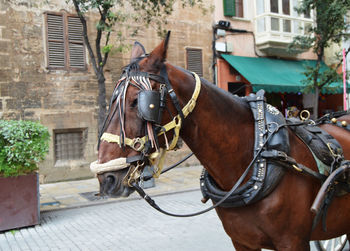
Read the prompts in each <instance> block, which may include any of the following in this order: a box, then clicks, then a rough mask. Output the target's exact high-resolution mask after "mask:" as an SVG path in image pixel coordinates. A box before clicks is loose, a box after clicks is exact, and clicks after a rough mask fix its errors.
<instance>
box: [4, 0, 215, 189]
mask: <svg viewBox="0 0 350 251" xmlns="http://www.w3.org/2000/svg"><path fill="white" fill-rule="evenodd" d="M204 2H205V3H207V4H209V3H210V2H211V1H209V0H207V1H204ZM212 20H213V19H212V14H211V13H210V12H209V13H207V14H206V15H203V14H202V12H201V10H200V9H198V8H186V9H182V8H181V5H180V4H179V3H176V4H175V11H174V13H173V15H172V16H170V17H169V19H168V25H167V26H166V28H167V29H169V30H171V31H172V34H171V40H170V45H169V51H168V61H169V62H171V63H173V64H174V65H177V66H180V67H183V68H190V69H192V70H195V71H197V72H198V73H199V74H201V75H203V76H204V77H206V78H211V74H212V72H211V61H212V50H211V45H212V43H211V42H212V35H211V34H212ZM78 21H79V19H77V17H76V16H75V12H74V9H73V6H72V4H67V3H66V1H63V0H49V1H47V0H0V59H1V60H0V114H1V119H23V120H35V121H40V122H41V123H42V124H44V125H45V126H47V127H48V128H49V131H50V134H51V143H50V151H49V154H48V156H47V158H46V160H45V161H44V162H43V163H42V164H41V165H40V172H39V174H40V181H41V182H42V183H47V182H53V181H60V180H68V179H78V178H79V179H80V178H86V177H91V176H92V174H91V173H90V171H89V164H90V162H92V161H93V160H95V159H96V156H97V138H98V136H97V109H98V105H97V93H98V89H97V80H96V78H95V75H94V72H93V69H92V67H91V65H90V63H89V58H88V55H87V51H86V48H85V46H84V43H83V40H82V37H81V34H80V33H79V29H80V28H81V27H80V26H81V24H80V23H79V22H78ZM95 21H96V15H94V14H89V15H88V29H89V31H88V33H89V36H90V41H92V44H93V39H94V34H95V27H96V22H95ZM136 39H137V40H138V41H140V42H141V43H143V45H144V46H145V48H146V50H147V51H148V52H149V51H151V50H152V49H153V48H154V47H155V46H156V45H157V44H158V43H159V42H160V41H161V40H160V38H159V37H158V36H157V33H156V30H155V29H153V28H152V27H149V28H142V29H141V31H140V33H139V35H138V36H137V37H136ZM133 40H134V39H131V38H128V42H130V44H132V43H133ZM129 53H130V52H127V53H124V54H121V53H113V54H111V55H110V58H109V60H108V63H107V65H106V67H105V77H106V79H107V80H106V88H107V99H108V100H109V95H110V94H111V92H112V90H113V87H114V83H115V82H116V80H117V79H118V78H119V75H120V73H121V69H122V67H123V66H124V65H126V64H127V63H128V60H129Z"/></svg>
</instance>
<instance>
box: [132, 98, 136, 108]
mask: <svg viewBox="0 0 350 251" xmlns="http://www.w3.org/2000/svg"><path fill="white" fill-rule="evenodd" d="M136 106H137V98H135V99H134V101H133V102H132V103H131V107H132V108H135V107H136Z"/></svg>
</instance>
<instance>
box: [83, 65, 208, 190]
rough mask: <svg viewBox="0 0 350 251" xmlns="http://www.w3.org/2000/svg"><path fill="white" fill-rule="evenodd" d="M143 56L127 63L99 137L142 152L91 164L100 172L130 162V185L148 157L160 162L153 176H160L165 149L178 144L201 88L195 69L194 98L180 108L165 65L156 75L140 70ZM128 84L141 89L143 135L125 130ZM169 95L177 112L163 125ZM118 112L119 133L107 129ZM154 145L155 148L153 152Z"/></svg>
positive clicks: (171, 148) (139, 105)
mask: <svg viewBox="0 0 350 251" xmlns="http://www.w3.org/2000/svg"><path fill="white" fill-rule="evenodd" d="M140 60H141V59H139V60H138V61H136V62H134V63H133V64H132V65H130V66H128V67H127V68H126V69H125V70H124V72H123V73H122V76H121V78H120V80H119V81H118V83H117V85H116V87H115V89H114V91H113V95H112V98H111V102H110V106H109V107H110V109H109V110H110V114H111V116H110V118H109V121H108V117H107V118H106V120H105V123H104V126H103V130H102V132H103V134H102V135H101V136H100V139H99V140H101V141H106V142H109V143H116V144H118V145H119V147H121V148H122V147H125V146H128V147H131V148H132V149H134V150H135V151H137V152H140V154H139V155H137V156H133V157H130V158H118V159H114V160H111V161H109V162H107V163H104V164H99V163H97V161H95V162H93V163H91V165H90V169H91V171H92V172H93V173H95V174H100V173H104V172H109V171H117V170H120V169H124V168H128V167H130V166H131V167H132V168H130V169H132V170H131V171H130V172H129V173H128V175H127V176H129V177H126V179H125V182H126V184H127V185H129V186H132V183H134V182H135V181H136V180H137V179H138V178H139V177H140V172H141V171H140V170H139V168H140V167H142V166H143V165H144V163H145V160H146V159H147V160H148V161H149V162H150V164H151V165H155V164H157V165H156V166H157V170H156V171H155V173H154V177H158V176H159V175H160V172H161V171H162V168H163V161H164V157H165V153H166V152H167V151H170V150H173V149H175V148H176V145H177V142H178V139H179V135H180V129H181V126H182V122H183V120H184V119H185V118H186V117H187V116H188V115H189V114H190V113H191V112H192V111H193V109H194V108H195V106H196V100H197V98H198V96H199V93H200V89H201V81H200V78H199V77H198V75H197V74H196V73H193V72H192V75H193V77H194V78H195V81H196V83H195V89H194V92H193V94H192V97H191V99H190V100H189V101H188V103H187V104H186V105H185V106H184V107H183V108H182V109H181V108H180V104H179V101H178V99H177V97H176V94H175V92H174V90H173V88H172V86H171V84H170V82H169V79H168V75H167V72H166V68H165V65H164V66H163V68H162V69H161V71H160V74H161V75H155V74H150V73H147V72H140V71H138V62H139V61H140ZM150 80H154V81H156V82H158V83H160V88H159V90H152V86H151V84H150ZM129 86H135V87H137V88H139V89H140V91H139V93H138V116H139V117H140V118H142V119H143V121H144V122H145V127H146V128H145V131H146V135H145V136H143V137H137V138H129V137H127V135H126V133H125V129H124V116H125V114H124V107H125V94H126V91H127V88H128V87H129ZM167 95H169V96H170V98H171V100H172V103H173V105H174V106H175V108H176V110H177V112H178V114H177V115H176V116H174V117H173V119H172V120H171V121H170V122H169V123H167V124H165V125H163V126H161V125H160V123H161V119H162V114H163V110H164V109H167V107H166V97H167ZM114 102H117V106H116V108H115V109H114V111H112V110H111V108H112V104H113V103H114ZM117 112H118V115H119V119H120V121H121V130H120V131H121V133H120V135H116V134H112V133H107V132H104V131H105V129H106V128H107V126H108V124H109V123H110V121H111V119H112V117H113V116H114V115H115V114H116V113H117ZM171 130H173V138H172V140H171V142H170V144H169V143H168V140H167V138H166V135H165V134H166V133H167V132H169V131H171ZM161 135H164V137H165V142H166V148H165V149H163V148H160V147H159V145H158V140H157V138H158V137H159V136H161ZM99 144H100V142H99ZM152 149H156V151H154V152H151V150H152ZM156 162H157V163H156Z"/></svg>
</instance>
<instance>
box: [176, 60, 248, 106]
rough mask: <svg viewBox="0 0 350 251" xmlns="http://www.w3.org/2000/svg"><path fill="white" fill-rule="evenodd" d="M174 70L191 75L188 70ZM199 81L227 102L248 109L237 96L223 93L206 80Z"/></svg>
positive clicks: (245, 103)
mask: <svg viewBox="0 0 350 251" xmlns="http://www.w3.org/2000/svg"><path fill="white" fill-rule="evenodd" d="M174 67H175V68H177V69H178V70H180V71H182V72H184V73H187V74H189V75H192V73H191V72H190V71H189V70H186V69H184V68H182V67H179V66H174ZM200 79H201V82H202V84H204V85H205V86H207V87H208V88H209V89H211V90H212V91H213V92H215V93H217V94H218V95H220V96H222V97H223V98H224V99H227V100H231V101H234V103H238V105H240V106H243V107H246V108H248V109H250V108H249V105H248V103H247V102H245V101H244V100H243V99H242V98H241V97H239V96H237V95H234V94H232V93H230V92H228V91H225V90H223V89H221V88H219V87H218V86H217V85H214V84H213V83H211V82H209V81H208V80H206V79H205V78H202V77H201V78H200Z"/></svg>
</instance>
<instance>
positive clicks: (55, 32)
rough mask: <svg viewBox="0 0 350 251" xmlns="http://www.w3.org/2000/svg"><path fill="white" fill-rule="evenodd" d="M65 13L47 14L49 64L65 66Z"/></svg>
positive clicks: (55, 66) (53, 66)
mask: <svg viewBox="0 0 350 251" xmlns="http://www.w3.org/2000/svg"><path fill="white" fill-rule="evenodd" d="M63 24H64V22H63V15H56V14H55V15H54V14H47V38H48V39H47V47H48V52H47V53H48V66H49V67H50V68H64V67H65V46H64V26H63Z"/></svg>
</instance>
